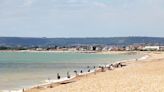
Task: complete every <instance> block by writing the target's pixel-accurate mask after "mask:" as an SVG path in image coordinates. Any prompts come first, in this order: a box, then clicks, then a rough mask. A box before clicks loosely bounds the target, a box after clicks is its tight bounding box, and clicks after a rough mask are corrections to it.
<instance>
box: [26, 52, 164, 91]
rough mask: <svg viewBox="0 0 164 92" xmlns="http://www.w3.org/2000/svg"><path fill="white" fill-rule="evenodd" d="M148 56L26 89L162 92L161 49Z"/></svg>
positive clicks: (163, 80)
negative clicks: (124, 64)
mask: <svg viewBox="0 0 164 92" xmlns="http://www.w3.org/2000/svg"><path fill="white" fill-rule="evenodd" d="M149 56H150V57H149V58H147V59H146V60H141V61H133V62H131V61H130V62H126V65H127V66H126V67H123V68H116V69H114V70H110V71H109V70H107V71H106V72H98V73H96V75H95V74H94V73H93V74H90V75H87V76H80V77H77V78H75V79H73V80H70V81H67V82H65V83H62V84H61V83H59V84H53V85H52V88H50V87H49V88H40V89H38V88H33V89H31V90H28V91H26V92H110V91H112V92H164V86H163V85H164V52H151V53H149Z"/></svg>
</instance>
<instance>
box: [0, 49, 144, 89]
mask: <svg viewBox="0 0 164 92" xmlns="http://www.w3.org/2000/svg"><path fill="white" fill-rule="evenodd" d="M141 56H142V55H139V54H113V55H112V54H108V55H107V54H106V55H105V54H86V53H85V54H84V53H70V52H69V53H68V52H67V53H55V52H0V90H15V89H20V88H26V87H28V86H31V85H36V84H40V83H42V82H43V81H44V80H46V79H48V78H50V79H56V74H57V73H60V75H61V76H62V77H65V76H66V73H67V72H70V74H73V71H74V70H77V71H80V70H83V71H87V66H90V68H93V66H97V67H98V66H99V65H102V64H109V63H113V62H116V61H120V60H126V59H132V58H139V57H141Z"/></svg>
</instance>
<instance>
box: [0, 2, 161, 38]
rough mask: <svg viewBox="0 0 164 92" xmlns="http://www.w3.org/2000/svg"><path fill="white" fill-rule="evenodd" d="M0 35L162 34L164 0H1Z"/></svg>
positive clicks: (109, 35) (100, 35)
mask: <svg viewBox="0 0 164 92" xmlns="http://www.w3.org/2000/svg"><path fill="white" fill-rule="evenodd" d="M0 36H19V37H20V36H21V37H23V36H26V37H115V36H158V37H164V0H0Z"/></svg>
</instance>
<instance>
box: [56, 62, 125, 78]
mask: <svg viewBox="0 0 164 92" xmlns="http://www.w3.org/2000/svg"><path fill="white" fill-rule="evenodd" d="M123 66H126V65H124V64H122V63H116V64H111V65H109V66H99V68H100V70H101V72H105V70H106V69H108V70H113V69H114V68H121V67H123ZM87 69H88V70H87V72H91V67H90V66H87ZM92 69H94V73H95V74H96V72H97V71H96V66H93V68H92ZM74 73H75V75H76V76H78V71H77V70H75V71H74ZM80 73H81V74H82V73H83V70H80ZM60 78H61V76H60V74H59V73H57V79H58V80H59V79H60ZM67 78H68V79H69V78H71V75H70V73H69V72H67Z"/></svg>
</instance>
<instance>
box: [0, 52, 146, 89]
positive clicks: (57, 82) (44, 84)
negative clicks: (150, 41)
mask: <svg viewBox="0 0 164 92" xmlns="http://www.w3.org/2000/svg"><path fill="white" fill-rule="evenodd" d="M117 53H118V52H117ZM143 57H145V55H144V56H143ZM143 57H141V58H143ZM145 59H146V58H145ZM134 60H136V59H128V60H121V61H116V62H115V63H113V64H118V63H122V62H129V61H134ZM138 60H139V59H138ZM104 66H109V65H104ZM99 70H100V69H99V68H98V69H96V71H99ZM93 73H94V70H92V72H84V73H83V74H82V75H79V76H77V77H75V76H72V78H71V79H67V78H62V79H61V80H50V81H51V82H50V83H42V84H36V85H32V86H30V87H27V88H25V89H24V90H25V92H29V91H28V90H31V89H33V88H34V89H35V88H37V87H38V86H48V85H51V84H55V85H57V84H58V85H59V84H60V85H62V84H61V82H65V81H71V80H72V79H73V80H74V79H77V78H78V77H81V76H89V75H90V74H93ZM45 81H46V80H45ZM2 92H23V91H22V89H19V90H4V91H2Z"/></svg>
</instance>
